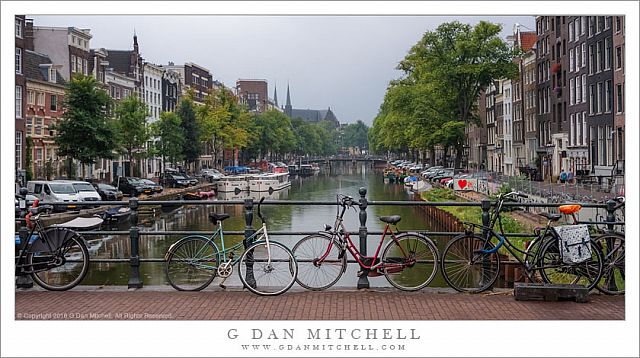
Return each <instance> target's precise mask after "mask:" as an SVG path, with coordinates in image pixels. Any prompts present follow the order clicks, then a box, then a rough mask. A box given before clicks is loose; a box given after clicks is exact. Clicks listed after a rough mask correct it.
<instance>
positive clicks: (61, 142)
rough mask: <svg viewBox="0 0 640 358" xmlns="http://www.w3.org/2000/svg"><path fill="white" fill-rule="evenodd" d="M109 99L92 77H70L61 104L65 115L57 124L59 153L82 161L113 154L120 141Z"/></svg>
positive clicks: (92, 161) (86, 162)
mask: <svg viewBox="0 0 640 358" xmlns="http://www.w3.org/2000/svg"><path fill="white" fill-rule="evenodd" d="M110 102H111V99H110V98H109V96H108V94H107V93H106V92H105V91H104V90H103V89H101V88H100V86H99V84H98V83H97V82H96V80H95V79H94V78H93V77H90V76H84V75H82V74H76V75H75V76H74V77H73V78H72V79H71V81H70V82H69V87H68V88H67V90H66V92H65V96H64V102H63V103H62V106H63V108H64V114H63V116H62V118H61V119H60V121H59V123H58V125H57V126H56V127H55V129H56V130H57V132H58V135H57V136H56V138H55V141H56V144H57V145H58V154H59V155H60V156H68V157H70V158H73V159H77V160H79V161H80V162H81V163H83V164H92V163H95V162H96V160H97V159H98V158H106V159H111V158H113V157H114V153H113V151H114V150H115V149H116V146H117V143H116V136H115V133H116V131H115V128H114V124H113V121H111V120H109V116H108V114H107V108H108V106H109V104H110Z"/></svg>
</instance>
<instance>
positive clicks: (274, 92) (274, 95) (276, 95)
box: [273, 85, 278, 107]
mask: <svg viewBox="0 0 640 358" xmlns="http://www.w3.org/2000/svg"><path fill="white" fill-rule="evenodd" d="M273 102H275V105H276V107H278V85H273Z"/></svg>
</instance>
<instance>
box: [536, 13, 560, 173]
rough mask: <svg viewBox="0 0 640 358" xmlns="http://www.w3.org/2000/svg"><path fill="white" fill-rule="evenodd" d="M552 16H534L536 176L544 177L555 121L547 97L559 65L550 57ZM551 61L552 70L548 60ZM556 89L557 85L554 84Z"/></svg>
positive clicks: (553, 39) (548, 167)
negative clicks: (536, 127)
mask: <svg viewBox="0 0 640 358" xmlns="http://www.w3.org/2000/svg"><path fill="white" fill-rule="evenodd" d="M554 22H555V17H554V16H537V17H536V33H537V34H538V41H537V44H536V50H537V53H536V78H537V80H538V82H537V86H536V99H537V104H538V105H537V109H538V113H537V117H538V144H539V145H540V147H539V148H538V150H537V155H538V157H540V159H539V160H538V162H539V165H540V167H539V168H538V171H539V173H540V178H541V179H543V180H546V179H547V178H549V177H550V176H551V175H552V160H553V152H554V148H553V142H552V140H551V133H552V132H555V129H557V125H556V123H555V121H554V117H553V116H554V114H553V113H555V112H553V113H552V106H551V98H552V94H553V95H554V96H555V95H556V94H555V93H554V92H553V90H554V89H555V84H556V80H557V78H556V74H557V73H558V70H559V66H558V64H556V63H555V58H552V53H555V42H556V36H555V26H554ZM552 62H554V67H553V72H552V68H551V64H552ZM558 90H560V88H558Z"/></svg>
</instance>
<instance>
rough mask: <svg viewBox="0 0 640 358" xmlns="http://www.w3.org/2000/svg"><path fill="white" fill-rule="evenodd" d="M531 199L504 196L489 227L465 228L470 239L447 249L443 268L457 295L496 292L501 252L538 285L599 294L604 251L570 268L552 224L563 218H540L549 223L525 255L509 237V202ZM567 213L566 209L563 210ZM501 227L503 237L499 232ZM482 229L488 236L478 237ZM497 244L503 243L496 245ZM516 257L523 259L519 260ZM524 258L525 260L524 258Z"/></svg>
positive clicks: (456, 239) (593, 251) (461, 238)
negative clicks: (506, 213)
mask: <svg viewBox="0 0 640 358" xmlns="http://www.w3.org/2000/svg"><path fill="white" fill-rule="evenodd" d="M516 197H522V198H527V197H528V196H527V195H526V194H522V193H518V192H510V193H507V194H500V195H498V197H497V202H496V203H495V209H494V210H493V212H492V213H491V214H490V218H489V226H483V225H478V224H474V223H468V222H467V223H464V224H465V226H466V228H465V233H464V234H461V235H458V236H456V237H454V238H453V239H452V240H451V241H449V243H447V245H446V247H445V249H444V252H443V254H442V261H441V268H442V275H443V277H444V279H445V281H446V282H447V283H448V284H449V286H451V287H452V288H454V289H455V290H457V291H460V292H470V293H479V292H483V291H485V290H487V289H489V288H491V287H492V286H493V284H494V283H495V281H496V279H497V278H498V274H499V272H500V256H499V255H498V250H499V249H500V248H501V247H503V246H504V247H505V249H506V250H507V251H508V252H509V253H510V254H511V255H512V256H513V257H514V258H515V259H516V260H517V261H518V262H519V263H520V265H521V266H522V267H523V268H524V273H525V275H526V276H527V278H528V279H529V280H531V281H532V282H540V281H542V282H544V283H551V284H567V283H569V284H578V285H581V286H586V287H587V288H588V289H589V290H591V289H592V288H594V286H596V284H597V283H598V280H599V279H600V277H601V275H602V266H603V262H604V259H603V255H602V252H601V250H600V249H599V247H598V245H591V257H590V258H589V259H587V260H586V261H584V262H582V263H578V264H574V263H565V262H564V261H563V258H562V254H561V251H560V249H559V241H560V238H559V237H558V235H557V234H556V232H555V230H551V223H552V222H556V221H558V220H559V219H560V218H561V217H562V215H560V214H550V213H540V214H539V215H541V216H543V217H545V218H547V225H546V227H545V228H544V231H542V229H541V228H537V229H536V230H535V234H536V237H535V238H534V239H533V240H532V241H531V242H530V243H528V244H526V245H525V249H524V250H520V249H519V248H517V247H516V246H515V245H514V244H513V243H512V242H511V241H510V240H509V238H508V237H507V236H506V235H505V233H504V229H503V227H502V219H501V217H500V213H501V211H502V210H503V205H504V202H505V201H507V200H514V201H515V200H516ZM561 208H562V206H561ZM496 222H497V223H498V224H499V230H500V232H499V233H498V232H496V231H495V230H494V227H495V224H496ZM476 228H478V229H481V230H482V235H480V234H477V233H475V229H476ZM496 240H497V243H494V242H495V241H496ZM516 252H517V253H518V254H516ZM521 255H522V257H520V256H521Z"/></svg>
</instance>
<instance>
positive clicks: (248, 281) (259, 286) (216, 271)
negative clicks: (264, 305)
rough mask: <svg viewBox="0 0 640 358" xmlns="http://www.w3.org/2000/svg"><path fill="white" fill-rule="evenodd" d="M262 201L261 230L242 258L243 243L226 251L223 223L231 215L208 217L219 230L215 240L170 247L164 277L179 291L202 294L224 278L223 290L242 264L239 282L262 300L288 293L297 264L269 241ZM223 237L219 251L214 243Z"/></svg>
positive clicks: (191, 238)
mask: <svg viewBox="0 0 640 358" xmlns="http://www.w3.org/2000/svg"><path fill="white" fill-rule="evenodd" d="M263 201H264V198H262V199H261V200H260V202H259V204H258V216H259V217H260V219H261V220H262V227H261V228H260V229H259V230H258V231H256V232H255V233H254V234H253V235H251V236H250V237H248V238H247V239H246V241H247V242H248V243H249V247H247V249H246V250H244V252H243V253H242V255H240V256H239V257H238V256H237V253H239V252H241V251H242V249H243V247H244V244H243V243H242V242H240V243H238V244H236V245H234V246H231V247H225V245H224V234H223V231H222V221H224V220H225V219H228V218H229V215H228V214H217V213H211V214H209V220H210V221H211V223H212V224H213V225H215V226H216V230H215V232H214V233H213V235H212V236H210V237H206V236H201V235H190V236H187V237H184V238H182V239H180V240H178V241H177V242H176V243H174V244H173V245H171V247H169V250H167V253H166V255H165V274H166V276H167V280H168V281H169V284H170V285H171V286H173V288H175V289H176V290H179V291H200V290H202V289H204V288H205V287H207V286H209V284H211V282H212V281H213V279H214V278H215V277H216V276H219V277H221V278H222V282H220V287H222V288H226V287H225V285H224V282H225V281H226V280H227V278H229V276H231V274H232V273H233V266H234V265H236V264H237V263H240V266H239V267H240V269H239V270H238V274H239V275H240V281H242V284H243V285H244V287H246V288H247V289H249V291H251V292H253V293H255V294H258V295H261V296H275V295H279V294H281V293H284V292H286V291H287V290H288V289H289V288H291V286H292V285H293V283H294V282H295V280H296V276H297V274H298V263H297V261H296V259H295V258H294V256H293V254H292V253H291V251H290V250H289V249H288V248H287V247H286V246H284V245H283V244H281V243H279V242H276V241H272V240H269V233H268V231H267V224H266V220H265V218H264V217H263V216H262V214H261V212H260V205H261V204H262V202H263ZM218 237H220V245H221V246H220V247H222V250H219V249H218V246H217V245H216V243H215V240H216V239H217V238H218Z"/></svg>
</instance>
